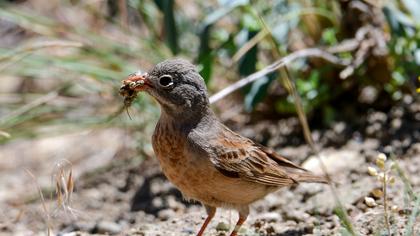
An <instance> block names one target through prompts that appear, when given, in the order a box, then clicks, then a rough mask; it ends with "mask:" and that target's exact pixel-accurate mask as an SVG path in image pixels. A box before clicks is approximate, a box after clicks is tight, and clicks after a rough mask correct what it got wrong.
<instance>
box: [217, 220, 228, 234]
mask: <svg viewBox="0 0 420 236" xmlns="http://www.w3.org/2000/svg"><path fill="white" fill-rule="evenodd" d="M216 230H217V231H225V232H227V231H229V225H228V224H226V223H225V222H219V223H218V224H217V226H216Z"/></svg>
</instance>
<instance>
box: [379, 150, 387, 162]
mask: <svg viewBox="0 0 420 236" xmlns="http://www.w3.org/2000/svg"><path fill="white" fill-rule="evenodd" d="M377 159H378V160H381V161H383V162H385V161H386V155H385V154H384V153H382V152H381V153H379V154H378V156H377Z"/></svg>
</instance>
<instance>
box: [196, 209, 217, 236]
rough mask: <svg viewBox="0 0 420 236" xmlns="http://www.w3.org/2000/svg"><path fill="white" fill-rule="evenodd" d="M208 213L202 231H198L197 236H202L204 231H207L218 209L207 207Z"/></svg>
mask: <svg viewBox="0 0 420 236" xmlns="http://www.w3.org/2000/svg"><path fill="white" fill-rule="evenodd" d="M205 207H206V211H207V218H206V220H205V221H204V223H203V225H202V226H201V228H200V231H198V233H197V236H202V235H203V233H204V230H206V228H207V225H208V224H209V223H210V221H211V219H213V217H214V215H215V214H216V207H211V206H206V205H205Z"/></svg>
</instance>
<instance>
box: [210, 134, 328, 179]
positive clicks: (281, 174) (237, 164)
mask: <svg viewBox="0 0 420 236" xmlns="http://www.w3.org/2000/svg"><path fill="white" fill-rule="evenodd" d="M224 128H225V130H224V131H223V132H220V135H218V139H217V140H211V141H210V147H211V149H212V155H211V156H210V160H211V162H212V163H213V164H214V166H215V167H216V169H217V170H219V171H220V172H221V173H222V174H224V175H226V176H228V177H239V178H243V179H246V180H249V181H252V182H257V183H261V184H264V185H270V186H287V185H291V184H294V183H298V182H325V179H324V178H323V177H318V176H315V175H313V174H311V173H310V172H308V171H306V170H305V169H303V168H301V167H299V166H298V165H296V164H294V163H292V162H291V161H289V160H287V159H286V158H284V157H282V156H280V155H279V154H277V153H275V152H274V151H272V150H271V149H269V148H266V147H264V146H261V145H259V144H256V143H254V142H253V141H251V140H250V139H247V138H244V137H242V136H240V135H238V134H236V133H234V132H233V131H231V130H229V129H228V128H227V127H224Z"/></svg>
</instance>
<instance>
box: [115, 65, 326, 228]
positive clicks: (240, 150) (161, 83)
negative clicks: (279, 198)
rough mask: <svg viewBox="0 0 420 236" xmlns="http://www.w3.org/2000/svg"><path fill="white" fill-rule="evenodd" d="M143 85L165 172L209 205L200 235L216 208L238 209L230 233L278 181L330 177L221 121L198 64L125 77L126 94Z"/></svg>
mask: <svg viewBox="0 0 420 236" xmlns="http://www.w3.org/2000/svg"><path fill="white" fill-rule="evenodd" d="M139 91H145V92H147V93H148V94H150V95H151V96H152V97H154V98H155V99H156V100H157V101H158V103H159V104H160V106H161V115H160V119H159V121H158V123H157V125H156V128H155V132H154V134H153V137H152V141H153V149H154V151H155V154H156V156H157V158H158V160H159V162H160V165H161V167H162V170H163V173H164V174H165V175H166V177H167V178H168V179H169V180H170V181H171V182H172V183H173V184H175V186H176V187H177V188H178V189H179V190H180V191H181V192H182V193H183V195H184V197H185V198H187V199H194V200H197V201H200V202H201V203H202V204H203V205H204V207H205V208H206V211H207V214H208V216H207V218H206V220H205V221H204V223H203V225H202V227H201V229H200V230H199V232H198V234H197V235H198V236H201V235H202V234H203V232H204V230H205V229H206V227H207V225H208V224H209V222H210V221H211V219H212V218H213V217H214V215H215V213H216V208H218V207H223V208H230V209H235V210H237V211H238V212H239V219H238V221H237V223H236V226H235V228H234V229H233V231H232V233H231V236H235V235H237V233H238V230H239V228H240V227H241V225H242V224H243V223H244V221H245V220H246V218H247V216H248V214H249V205H250V204H251V203H253V202H255V201H257V200H259V199H261V198H263V197H264V196H265V195H267V194H268V193H271V192H273V191H275V190H277V189H279V188H280V187H285V186H290V185H293V184H298V183H300V182H318V183H326V179H325V178H324V177H320V176H315V175H313V174H311V173H310V172H308V171H306V170H305V169H303V168H301V167H299V166H297V165H296V164H294V163H292V162H291V161H289V160H287V159H286V158H284V157H282V156H280V155H279V154H277V153H275V152H274V151H272V150H270V149H268V148H266V147H264V146H261V145H259V144H257V143H254V142H253V141H251V140H250V139H248V138H245V137H242V136H241V135H239V134H237V133H235V132H233V131H232V130H230V129H229V128H227V127H226V126H225V125H223V124H222V123H221V122H220V121H219V120H218V119H217V117H216V115H215V114H214V113H213V111H212V110H211V108H210V104H209V99H208V95H207V88H206V85H205V83H204V80H203V78H202V77H201V76H200V75H199V74H198V72H197V70H196V69H195V67H194V66H193V65H192V64H191V63H189V62H187V61H185V60H182V59H173V60H167V61H164V62H161V63H159V64H157V65H156V66H155V67H154V68H153V69H152V70H151V71H150V72H149V73H148V74H144V75H140V74H133V75H131V76H129V78H128V79H126V80H124V81H123V86H122V87H121V90H120V93H121V94H122V95H123V96H125V97H126V99H133V94H136V93H137V92H139Z"/></svg>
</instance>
